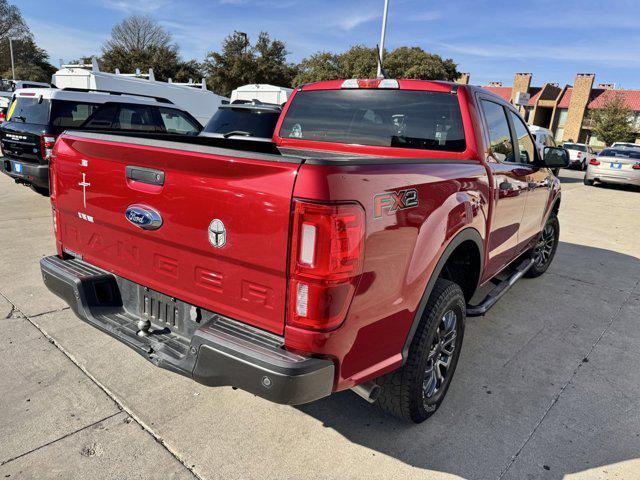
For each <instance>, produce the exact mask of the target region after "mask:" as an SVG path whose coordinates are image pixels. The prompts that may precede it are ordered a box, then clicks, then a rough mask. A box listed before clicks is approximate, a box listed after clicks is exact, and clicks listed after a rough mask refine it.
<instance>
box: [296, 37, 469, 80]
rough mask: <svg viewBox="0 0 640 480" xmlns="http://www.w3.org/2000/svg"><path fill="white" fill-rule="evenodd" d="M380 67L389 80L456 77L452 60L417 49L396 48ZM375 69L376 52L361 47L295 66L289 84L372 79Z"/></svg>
mask: <svg viewBox="0 0 640 480" xmlns="http://www.w3.org/2000/svg"><path fill="white" fill-rule="evenodd" d="M384 68H385V71H386V72H387V74H388V75H389V76H390V77H391V78H415V79H421V80H449V81H453V80H455V79H456V78H458V77H459V75H460V74H459V72H458V70H457V65H456V64H455V63H454V61H453V60H451V59H447V60H443V59H442V57H440V56H439V55H433V54H430V53H428V52H425V51H424V50H423V49H422V48H420V47H400V48H396V49H395V50H393V51H391V52H386V51H385V55H384ZM377 69H378V51H377V49H376V48H369V47H366V46H363V45H356V46H354V47H351V48H350V49H349V50H347V51H346V52H344V53H341V54H338V55H336V54H332V53H329V52H318V53H316V54H314V55H311V56H310V57H308V58H305V59H304V60H302V62H300V65H299V66H298V75H297V76H296V77H295V79H294V81H293V84H294V85H300V84H303V83H309V82H319V81H323V80H335V79H340V78H374V77H375V76H376V73H377Z"/></svg>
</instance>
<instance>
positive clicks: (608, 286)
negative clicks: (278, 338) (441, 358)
mask: <svg viewBox="0 0 640 480" xmlns="http://www.w3.org/2000/svg"><path fill="white" fill-rule="evenodd" d="M639 279H640V260H639V259H638V258H636V257H633V256H629V255H624V254H620V253H617V252H613V251H610V250H603V249H599V248H593V247H588V246H582V245H575V244H570V243H561V244H560V246H559V248H558V253H557V257H556V260H555V263H554V264H553V265H552V267H551V269H550V270H549V271H548V272H547V273H546V274H545V275H543V276H542V277H540V278H538V279H531V280H530V279H524V280H522V281H521V282H519V283H518V284H516V285H515V286H514V287H513V289H512V290H511V291H510V292H509V293H508V294H507V295H506V296H505V297H504V298H503V299H502V300H501V302H499V303H498V305H496V306H495V307H494V309H493V310H492V311H491V312H489V314H488V315H487V316H486V317H480V318H475V319H469V320H468V322H467V329H466V333H465V344H464V346H463V352H462V356H461V359H460V363H459V366H458V370H457V372H456V376H455V378H454V380H453V383H452V386H451V389H450V390H449V393H448V396H447V398H446V399H445V402H444V403H443V405H442V407H441V408H440V410H439V411H438V412H437V413H436V414H435V415H434V416H433V417H432V418H431V419H429V420H427V421H426V422H425V423H423V424H421V425H413V424H408V423H405V422H403V421H400V420H398V419H396V418H394V417H392V416H389V415H387V414H385V413H383V412H382V411H380V410H379V409H377V408H376V407H375V406H372V405H369V404H368V403H366V402H365V401H364V400H362V399H361V398H360V397H358V396H357V395H356V394H354V393H353V392H351V391H347V392H341V393H338V394H336V395H332V396H331V397H329V398H326V399H323V400H320V401H318V402H315V403H312V404H308V405H303V406H300V407H297V408H299V410H301V411H302V412H304V413H306V414H308V415H310V416H312V417H314V418H316V419H318V420H320V421H321V422H323V424H324V426H325V427H326V428H331V429H334V430H335V431H337V432H339V433H340V434H341V435H343V436H344V437H345V438H347V439H349V440H350V441H352V442H354V443H356V444H359V445H362V446H364V447H367V448H369V449H372V450H375V451H377V452H380V453H382V454H384V455H388V456H391V457H393V458H396V459H398V460H400V461H402V462H404V463H406V464H408V465H411V466H414V467H417V468H421V469H427V470H431V471H436V472H447V473H451V474H455V475H459V476H461V477H464V478H469V479H471V478H473V479H475V478H478V479H485V478H503V477H502V476H501V474H502V473H505V475H504V478H538V477H544V478H553V479H561V478H564V476H565V475H568V474H571V473H576V472H583V471H585V470H588V469H592V468H598V470H597V471H601V470H602V467H604V466H607V465H611V464H616V463H618V462H622V461H626V460H633V459H636V458H639V457H640V453H638V452H640V437H639V436H638V433H637V432H640V417H638V416H637V415H635V414H634V415H622V414H621V415H617V414H614V413H607V412H625V411H628V410H629V409H630V408H631V410H633V408H632V405H631V404H630V403H629V402H630V400H629V399H637V398H638V394H640V373H638V372H640V368H638V367H639V366H640V355H638V354H637V353H636V352H637V351H638V350H639V347H640V332H638V331H637V330H638V329H637V328H636V327H637V318H638V315H640V298H639V297H640V294H639V292H640V290H639V289H638V288H637V286H638V280H639ZM634 289H635V292H634ZM603 332H604V334H603ZM617 335H622V336H623V337H626V343H625V342H623V345H626V346H627V347H628V348H621V347H620V341H619V340H616V341H613V340H612V338H613V337H612V336H617ZM595 344H597V345H596V346H595V348H594V345H595ZM615 379H621V380H619V381H618V380H615ZM605 405H606V411H607V412H603V406H605ZM636 406H637V404H636ZM603 432H611V434H603ZM613 432H615V433H613ZM514 458H515V460H514ZM623 476H624V475H623Z"/></svg>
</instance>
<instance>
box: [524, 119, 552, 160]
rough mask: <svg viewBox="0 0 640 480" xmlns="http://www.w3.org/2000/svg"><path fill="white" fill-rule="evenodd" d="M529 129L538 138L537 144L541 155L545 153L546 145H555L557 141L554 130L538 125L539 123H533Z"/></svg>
mask: <svg viewBox="0 0 640 480" xmlns="http://www.w3.org/2000/svg"><path fill="white" fill-rule="evenodd" d="M529 131H530V132H531V134H532V135H533V138H535V140H536V146H537V147H538V151H539V152H540V155H543V154H544V147H555V146H556V141H555V140H554V138H553V132H552V131H551V130H549V129H548V128H542V127H538V126H537V125H531V126H530V127H529Z"/></svg>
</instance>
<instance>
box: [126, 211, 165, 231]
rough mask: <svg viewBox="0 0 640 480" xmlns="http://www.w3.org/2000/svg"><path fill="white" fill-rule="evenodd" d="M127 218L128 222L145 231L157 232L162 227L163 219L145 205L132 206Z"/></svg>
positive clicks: (127, 212)
mask: <svg viewBox="0 0 640 480" xmlns="http://www.w3.org/2000/svg"><path fill="white" fill-rule="evenodd" d="M125 216H126V217H127V220H129V222H131V223H132V224H134V225H135V226H136V227H140V228H142V229H143V230H157V229H159V228H160V227H161V226H162V217H161V216H160V214H159V213H158V212H157V211H156V210H154V209H153V208H151V207H147V206H145V205H130V206H129V207H128V208H127V210H126V212H125Z"/></svg>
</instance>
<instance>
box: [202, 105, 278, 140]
mask: <svg viewBox="0 0 640 480" xmlns="http://www.w3.org/2000/svg"><path fill="white" fill-rule="evenodd" d="M279 118H280V112H279V111H273V110H256V109H249V108H233V107H222V108H220V109H218V111H217V112H216V113H215V115H214V116H213V117H212V118H211V120H209V122H208V123H207V126H206V127H204V131H205V132H207V133H221V134H225V133H230V132H246V133H247V134H249V136H251V137H258V138H271V137H273V132H274V130H275V129H276V124H277V123H278V119H279Z"/></svg>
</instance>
